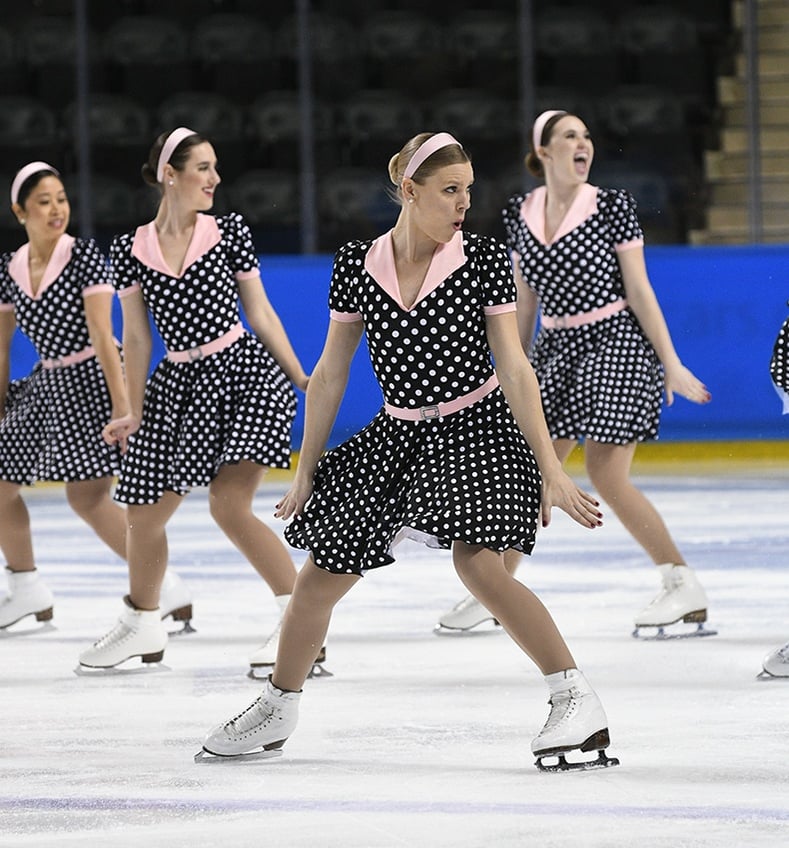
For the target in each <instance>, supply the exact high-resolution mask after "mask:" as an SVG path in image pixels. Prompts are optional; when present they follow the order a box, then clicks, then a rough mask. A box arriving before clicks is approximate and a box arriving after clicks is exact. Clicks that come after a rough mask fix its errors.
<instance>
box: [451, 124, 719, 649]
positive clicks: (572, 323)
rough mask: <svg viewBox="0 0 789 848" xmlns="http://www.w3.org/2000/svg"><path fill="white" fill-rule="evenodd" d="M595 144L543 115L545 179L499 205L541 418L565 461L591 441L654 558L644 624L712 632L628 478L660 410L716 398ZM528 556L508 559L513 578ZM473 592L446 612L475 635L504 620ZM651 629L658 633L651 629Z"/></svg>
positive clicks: (531, 166)
mask: <svg viewBox="0 0 789 848" xmlns="http://www.w3.org/2000/svg"><path fill="white" fill-rule="evenodd" d="M593 158H594V145H593V143H592V139H591V137H590V135H589V130H588V129H587V128H586V125H585V124H584V123H583V121H582V120H581V119H580V118H578V117H577V116H575V115H572V114H569V113H567V112H563V111H558V110H551V111H548V112H544V113H543V114H542V115H540V116H539V117H538V118H537V120H536V121H535V123H534V127H533V132H532V150H531V151H530V153H529V155H528V156H527V158H526V166H527V168H528V170H529V171H530V172H531V174H532V175H534V176H536V177H539V178H542V179H544V181H545V185H544V186H540V187H538V188H536V189H535V190H534V191H532V192H530V193H529V194H528V195H526V196H525V197H524V196H523V195H519V196H516V197H513V198H511V199H510V200H509V202H508V203H507V206H506V208H505V210H504V224H505V227H506V230H507V244H508V246H509V248H510V250H511V252H512V259H513V264H514V266H515V276H516V281H517V284H518V322H519V325H520V329H521V340H522V342H523V345H524V347H525V349H526V350H527V351H532V338H533V336H534V328H535V320H536V314H537V309H538V307H540V309H541V312H542V315H541V327H540V332H539V335H538V336H537V339H536V341H535V343H534V347H533V351H532V352H531V360H532V363H533V365H534V370H535V372H536V374H537V379H538V380H539V383H540V389H541V392H542V400H543V404H544V406H545V417H546V420H547V422H548V429H549V430H550V433H551V438H552V439H553V444H554V448H555V450H556V455H557V456H558V458H559V460H560V461H561V462H564V460H565V459H567V457H568V456H569V454H570V452H571V451H572V450H573V448H574V447H575V445H576V444H577V443H578V442H579V441H581V440H582V441H583V442H584V454H585V459H586V470H587V472H588V474H589V479H590V480H591V482H592V485H593V486H594V487H595V488H596V489H597V491H598V493H599V494H600V496H601V497H602V498H603V499H604V500H605V501H606V502H607V503H608V505H609V506H610V507H611V509H613V510H614V512H615V514H616V515H617V517H618V518H619V519H620V521H621V522H622V524H623V525H624V526H625V527H626V528H627V530H628V531H629V532H630V533H631V535H632V536H633V538H634V539H635V540H636V541H637V542H638V543H639V544H640V545H641V546H642V547H643V549H644V550H645V552H646V553H647V555H648V556H649V557H650V558H651V559H652V561H653V562H654V563H655V565H656V566H657V570H658V575H659V578H660V583H661V588H660V592H659V594H658V595H657V596H656V597H655V598H654V600H653V601H652V602H651V603H650V604H649V605H648V606H647V607H646V608H645V609H643V610H642V611H641V612H640V613H639V614H638V615H637V616H636V618H635V624H636V630H635V632H634V635H638V633H639V628H642V627H650V628H653V627H654V628H657V631H656V632H657V635H658V636H663V635H665V631H664V628H665V627H666V626H668V625H671V624H674V623H675V622H681V621H685V622H694V623H697V625H698V626H697V628H696V629H695V630H693V631H691V632H690V634H684V635H711V634H712V632H713V631H709V630H704V629H703V627H702V624H701V623H702V622H704V621H706V620H707V596H706V593H705V591H704V589H703V587H702V586H701V583H700V582H699V580H698V578H697V577H696V574H695V573H694V571H693V570H692V569H691V568H689V567H688V565H687V563H686V562H685V559H684V557H683V556H682V554H681V553H680V552H679V550H678V548H677V546H676V544H675V543H674V541H673V540H672V538H671V536H670V535H669V532H668V530H667V528H666V526H665V524H664V523H663V520H662V518H661V517H660V515H659V514H658V512H657V510H656V509H655V507H654V506H653V505H652V504H651V503H650V501H649V500H648V499H647V498H646V497H645V495H644V494H643V493H642V492H641V491H639V489H637V488H636V487H635V486H634V485H633V483H632V482H631V480H630V466H631V463H632V460H633V455H634V453H635V449H636V445H637V444H638V442H640V441H644V440H645V439H654V438H655V437H656V436H657V433H658V423H659V419H660V407H661V403H662V395H663V391H664V390H665V393H666V398H667V402H668V404H669V405H671V404H672V403H673V400H674V395H675V394H679V395H682V396H683V397H685V398H687V399H688V400H691V401H693V402H695V403H708V402H709V401H710V399H711V397H710V393H709V392H708V391H707V389H706V387H705V386H704V385H703V384H702V383H701V382H700V381H699V380H698V379H697V378H696V377H695V376H694V375H693V374H692V373H691V372H690V371H689V370H688V369H687V368H686V367H685V366H684V365H683V364H682V362H681V361H680V358H679V356H678V355H677V353H676V351H675V350H674V345H673V344H672V341H671V336H670V334H669V330H668V327H667V326H666V322H665V320H664V317H663V313H662V311H661V309H660V306H659V305H658V301H657V298H656V297H655V293H654V291H653V289H652V286H651V284H650V282H649V278H648V276H647V270H646V264H645V261H644V247H643V245H644V238H643V233H642V230H641V226H640V225H639V222H638V218H637V217H636V211H635V202H634V200H633V198H632V197H631V196H630V195H629V194H628V193H627V192H626V191H621V190H616V189H602V188H597V187H595V186H593V185H590V184H589V182H588V180H589V171H590V168H591V166H592V160H593ZM519 559H520V556H519V555H518V554H517V553H515V552H513V553H510V554H508V555H507V564H508V568H509V570H510V571H511V572H513V573H514V571H515V568H516V567H517V564H518V561H519ZM480 601H481V599H474V598H472V597H468V598H466V599H465V600H464V601H461V603H460V604H458V605H457V607H455V609H454V610H452V611H450V612H448V613H445V614H444V615H443V616H442V617H441V618H440V619H439V626H440V627H442V628H443V629H461V630H465V629H469V628H471V627H473V626H475V625H476V624H478V623H481V621H483V620H485V619H489V618H495V616H493V612H492V610H488V609H486V608H485V604H484V603H482V604H481V603H480ZM649 632H651V631H649Z"/></svg>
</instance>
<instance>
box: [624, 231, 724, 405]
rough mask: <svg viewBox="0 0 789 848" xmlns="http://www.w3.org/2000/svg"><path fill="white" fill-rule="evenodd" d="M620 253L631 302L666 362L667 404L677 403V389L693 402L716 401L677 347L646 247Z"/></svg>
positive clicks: (645, 330) (664, 364)
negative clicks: (653, 280)
mask: <svg viewBox="0 0 789 848" xmlns="http://www.w3.org/2000/svg"><path fill="white" fill-rule="evenodd" d="M617 256H618V258H619V267H620V268H621V269H622V279H623V280H624V284H625V292H626V294H627V303H628V305H629V306H630V308H631V309H632V310H633V312H634V314H635V316H636V318H638V323H639V324H641V327H642V329H643V330H644V332H645V333H646V336H647V338H648V339H649V341H650V342H651V343H652V347H654V348H655V351H656V353H657V355H658V358H659V359H660V361H661V362H662V363H663V369H664V370H665V374H666V403H667V404H668V405H669V406H671V404H672V403H674V393H675V392H676V393H677V394H678V395H682V397H684V398H687V399H688V400H690V401H693V403H709V401H711V400H712V395H711V394H710V393H709V390H708V389H707V387H706V386H705V385H704V383H702V382H701V380H699V379H698V378H697V377H696V376H695V375H694V374H693V373H692V372H691V371H689V370H688V369H687V368H686V367H685V366H684V365H683V364H682V362H681V361H680V358H679V356H678V355H677V352H676V350H674V344H673V342H672V341H671V334H670V333H669V330H668V325H667V324H666V319H665V318H664V316H663V311H662V310H661V308H660V304H659V303H658V300H657V297H656V296H655V292H654V289H653V288H652V285H651V283H650V282H649V277H648V276H647V267H646V262H645V261H644V249H643V248H642V247H633V248H630V249H629V250H623V251H620V252H619V253H618V254H617Z"/></svg>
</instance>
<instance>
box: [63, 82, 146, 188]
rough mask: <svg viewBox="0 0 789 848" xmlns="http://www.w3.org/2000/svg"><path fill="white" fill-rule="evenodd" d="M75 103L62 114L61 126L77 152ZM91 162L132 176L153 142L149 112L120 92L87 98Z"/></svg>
mask: <svg viewBox="0 0 789 848" xmlns="http://www.w3.org/2000/svg"><path fill="white" fill-rule="evenodd" d="M76 122H77V104H76V103H70V104H69V105H68V106H67V107H66V109H65V110H64V113H63V126H64V128H65V129H66V130H67V135H68V138H69V139H71V140H72V142H73V145H74V149H75V151H76V144H77V135H76V132H77V127H76ZM88 127H89V131H90V135H91V145H92V154H93V163H94V165H95V166H96V168H98V169H99V170H100V171H104V172H105V173H109V172H113V173H118V174H122V175H123V177H124V178H127V179H133V178H135V177H136V176H137V175H138V174H139V171H140V166H141V165H142V163H143V162H144V161H145V157H146V155H147V153H148V150H149V148H150V146H151V144H152V143H153V135H154V134H153V133H152V130H151V125H150V116H149V114H148V111H147V110H146V109H144V108H143V107H142V106H141V105H140V104H139V103H136V102H135V101H133V100H132V99H131V98H129V97H126V96H124V95H121V94H94V95H92V96H91V97H90V99H89V101H88Z"/></svg>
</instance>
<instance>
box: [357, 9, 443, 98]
mask: <svg viewBox="0 0 789 848" xmlns="http://www.w3.org/2000/svg"><path fill="white" fill-rule="evenodd" d="M360 41H361V45H360V46H361V49H362V50H363V52H364V57H365V64H366V68H367V71H366V79H365V86H366V87H368V88H392V89H393V88H399V89H400V90H401V91H403V92H405V93H407V94H409V95H411V96H421V95H423V94H424V92H425V90H429V91H436V90H437V89H439V88H442V87H443V86H445V85H449V84H451V80H452V73H451V63H450V62H448V61H447V59H446V56H445V43H444V36H443V31H442V28H441V27H440V26H439V24H437V23H435V22H434V21H433V20H431V19H430V18H428V17H427V16H426V15H424V14H420V13H419V12H416V11H383V12H378V13H376V14H373V15H371V16H370V17H369V18H368V19H367V20H366V21H365V22H364V24H363V25H362V27H361V39H360Z"/></svg>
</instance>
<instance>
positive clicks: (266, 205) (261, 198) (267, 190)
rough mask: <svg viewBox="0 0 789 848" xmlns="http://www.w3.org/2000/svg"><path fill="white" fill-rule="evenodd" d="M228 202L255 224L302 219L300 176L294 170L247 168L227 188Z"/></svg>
mask: <svg viewBox="0 0 789 848" xmlns="http://www.w3.org/2000/svg"><path fill="white" fill-rule="evenodd" d="M228 195H229V204H230V206H231V208H232V209H234V210H235V211H237V212H240V213H241V214H242V215H243V216H244V217H245V218H246V220H247V221H248V222H249V223H250V224H251V225H253V226H257V225H259V224H269V225H275V226H293V225H294V224H298V222H299V212H300V209H299V177H298V174H297V173H294V172H293V171H291V170H277V169H264V168H258V169H255V170H252V171H245V172H244V173H243V174H242V175H241V176H240V177H239V178H238V179H237V180H236V181H235V182H234V183H233V185H232V186H230V188H229V189H228Z"/></svg>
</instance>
